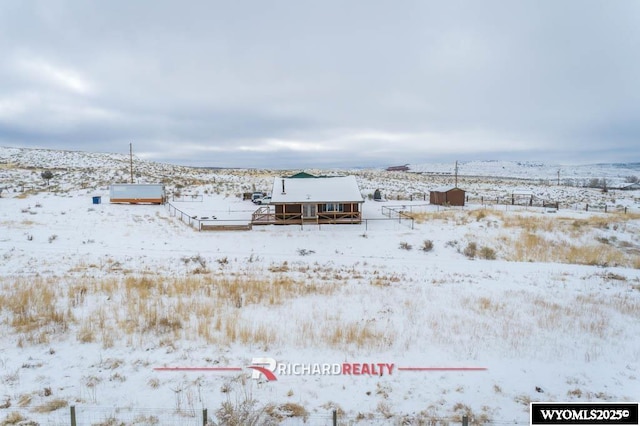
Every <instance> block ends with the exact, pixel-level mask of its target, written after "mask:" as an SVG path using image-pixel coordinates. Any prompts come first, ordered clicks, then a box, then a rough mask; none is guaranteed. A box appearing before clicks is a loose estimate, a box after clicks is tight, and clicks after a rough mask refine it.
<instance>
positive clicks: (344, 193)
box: [271, 176, 363, 203]
mask: <svg viewBox="0 0 640 426" xmlns="http://www.w3.org/2000/svg"><path fill="white" fill-rule="evenodd" d="M283 183H284V191H283V190H282V186H283ZM301 202H318V203H332V202H340V203H347V202H349V203H361V202H363V198H362V194H361V193H360V188H358V183H357V182H356V178H355V176H340V177H322V178H315V179H297V178H282V177H277V178H275V179H274V180H273V190H272V192H271V203H301Z"/></svg>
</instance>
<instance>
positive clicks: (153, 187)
mask: <svg viewBox="0 0 640 426" xmlns="http://www.w3.org/2000/svg"><path fill="white" fill-rule="evenodd" d="M165 200H166V196H165V192H164V185H160V184H153V183H131V184H129V183H117V184H113V185H111V188H110V190H109V201H110V202H111V203H130V204H140V203H146V204H163V203H164V202H165Z"/></svg>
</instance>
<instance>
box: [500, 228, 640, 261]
mask: <svg viewBox="0 0 640 426" xmlns="http://www.w3.org/2000/svg"><path fill="white" fill-rule="evenodd" d="M569 241H570V240H569ZM500 243H502V252H503V253H505V258H506V259H507V260H511V261H517V262H557V263H570V264H579V265H599V266H628V267H637V266H638V265H637V258H635V257H634V256H630V255H628V254H626V253H625V252H624V251H623V250H621V249H619V248H617V247H613V246H611V245H608V244H603V243H600V242H598V241H594V242H592V243H586V244H580V243H577V244H574V243H572V242H568V241H567V240H564V241H563V240H558V239H557V238H550V237H546V236H544V235H540V234H536V233H532V232H530V231H522V232H521V233H520V234H519V235H517V236H516V237H515V238H508V237H503V238H501V239H500Z"/></svg>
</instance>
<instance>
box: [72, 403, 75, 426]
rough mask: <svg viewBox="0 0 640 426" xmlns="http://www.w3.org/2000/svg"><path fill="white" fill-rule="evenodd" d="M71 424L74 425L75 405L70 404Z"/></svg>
mask: <svg viewBox="0 0 640 426" xmlns="http://www.w3.org/2000/svg"><path fill="white" fill-rule="evenodd" d="M71 426H76V406H75V405H72V406H71Z"/></svg>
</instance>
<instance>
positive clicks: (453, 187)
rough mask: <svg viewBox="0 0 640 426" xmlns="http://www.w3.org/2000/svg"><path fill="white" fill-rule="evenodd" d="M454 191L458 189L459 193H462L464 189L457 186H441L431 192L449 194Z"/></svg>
mask: <svg viewBox="0 0 640 426" xmlns="http://www.w3.org/2000/svg"><path fill="white" fill-rule="evenodd" d="M454 189H457V190H458V191H462V189H460V188H458V187H457V186H440V187H438V188H434V189H432V190H431V192H449V191H452V190H454Z"/></svg>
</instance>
